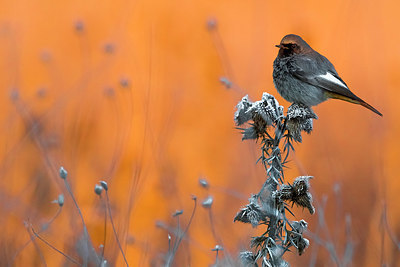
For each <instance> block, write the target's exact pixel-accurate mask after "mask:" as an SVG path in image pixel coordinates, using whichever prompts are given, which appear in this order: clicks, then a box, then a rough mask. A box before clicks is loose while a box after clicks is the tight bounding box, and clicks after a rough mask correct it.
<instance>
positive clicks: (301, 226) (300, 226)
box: [291, 220, 308, 234]
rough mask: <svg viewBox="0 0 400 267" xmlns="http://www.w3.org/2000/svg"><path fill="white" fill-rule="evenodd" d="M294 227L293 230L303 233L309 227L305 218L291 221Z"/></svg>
mask: <svg viewBox="0 0 400 267" xmlns="http://www.w3.org/2000/svg"><path fill="white" fill-rule="evenodd" d="M291 225H292V227H293V231H295V232H297V233H299V234H302V233H304V231H306V230H307V227H308V223H307V222H306V221H305V220H301V221H293V222H292V223H291Z"/></svg>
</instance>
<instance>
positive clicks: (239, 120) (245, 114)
mask: <svg viewBox="0 0 400 267" xmlns="http://www.w3.org/2000/svg"><path fill="white" fill-rule="evenodd" d="M252 105H253V102H251V101H250V100H249V96H248V95H246V96H244V97H243V98H242V100H241V101H240V102H239V103H238V104H237V105H236V109H237V110H236V112H235V122H236V125H238V126H240V125H242V124H243V123H245V122H247V121H249V120H251V118H252V114H251V112H249V109H250V108H251V106H252Z"/></svg>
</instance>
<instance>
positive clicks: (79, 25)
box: [74, 20, 85, 32]
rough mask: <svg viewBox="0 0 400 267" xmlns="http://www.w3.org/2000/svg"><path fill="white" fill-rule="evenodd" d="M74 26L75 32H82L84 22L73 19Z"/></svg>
mask: <svg viewBox="0 0 400 267" xmlns="http://www.w3.org/2000/svg"><path fill="white" fill-rule="evenodd" d="M74 28H75V31H77V32H83V31H84V29H85V24H84V23H83V21H81V20H77V21H75V24H74Z"/></svg>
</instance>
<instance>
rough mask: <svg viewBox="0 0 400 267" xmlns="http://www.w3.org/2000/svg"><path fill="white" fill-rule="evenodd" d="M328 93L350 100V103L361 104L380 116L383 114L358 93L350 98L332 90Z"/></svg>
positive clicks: (337, 97) (331, 95)
mask: <svg viewBox="0 0 400 267" xmlns="http://www.w3.org/2000/svg"><path fill="white" fill-rule="evenodd" d="M328 94H329V97H330V98H335V99H340V100H343V101H347V102H350V103H353V104H358V105H361V106H363V107H366V108H367V109H369V110H371V111H373V112H375V113H376V114H378V115H379V116H381V117H382V116H383V115H382V113H380V112H379V111H378V110H377V109H376V108H374V107H373V106H371V105H370V104H368V103H367V102H365V101H364V100H362V99H361V98H359V97H358V96H356V95H354V97H353V98H350V97H348V96H344V95H340V94H335V93H332V92H329V93H328Z"/></svg>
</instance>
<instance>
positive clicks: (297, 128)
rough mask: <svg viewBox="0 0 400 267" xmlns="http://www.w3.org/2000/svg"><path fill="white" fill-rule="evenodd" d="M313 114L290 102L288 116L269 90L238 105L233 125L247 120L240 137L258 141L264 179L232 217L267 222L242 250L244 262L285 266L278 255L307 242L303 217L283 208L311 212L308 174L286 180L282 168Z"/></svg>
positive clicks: (310, 125)
mask: <svg viewBox="0 0 400 267" xmlns="http://www.w3.org/2000/svg"><path fill="white" fill-rule="evenodd" d="M313 119H317V116H316V115H315V113H314V112H313V111H312V109H311V108H310V107H307V106H304V105H301V104H296V103H294V104H292V105H291V106H290V107H289V108H288V111H287V114H286V116H285V115H284V113H283V107H282V106H280V105H279V103H278V101H277V100H276V99H275V97H273V96H272V95H270V94H267V93H264V94H263V96H262V99H261V100H260V101H256V102H251V101H250V100H249V98H248V96H245V97H243V98H242V100H241V101H240V102H239V103H238V105H237V111H236V112H235V122H236V125H237V126H241V125H243V124H245V123H247V124H248V125H249V127H246V128H239V129H240V130H242V133H243V137H242V140H247V139H255V140H261V156H260V158H259V159H258V161H261V163H262V164H263V166H264V168H265V171H266V174H267V179H266V181H265V183H264V185H263V186H262V188H261V190H260V192H259V193H258V194H256V195H252V196H251V197H250V199H249V204H247V205H246V206H245V207H244V208H242V209H241V210H240V211H239V212H238V213H237V214H236V216H235V219H234V221H240V222H243V223H250V224H251V225H252V226H253V227H257V226H259V225H261V224H262V225H266V227H267V230H266V231H265V232H264V233H263V234H262V235H261V236H257V237H253V238H252V241H251V247H252V248H253V249H254V251H253V252H252V251H244V252H241V253H240V259H241V260H242V263H243V265H244V266H259V264H260V263H261V266H271V267H272V266H289V263H288V262H286V261H284V260H283V258H282V256H283V255H284V253H285V252H286V251H288V250H289V249H290V248H291V247H294V248H295V249H296V251H297V253H298V254H299V255H301V254H303V253H304V250H305V249H306V248H307V247H308V246H309V241H308V240H307V239H306V238H304V237H303V233H304V231H305V230H306V229H307V222H306V221H304V220H300V221H290V220H289V219H288V218H287V216H286V212H289V213H290V214H292V215H293V213H292V211H291V210H290V206H289V204H292V205H294V204H296V205H297V206H301V207H303V208H306V209H308V211H309V212H310V213H311V214H313V213H314V212H315V209H314V207H313V205H312V196H311V193H310V192H309V189H310V183H309V180H310V179H311V178H312V176H300V177H297V178H296V179H295V180H294V182H293V184H285V179H284V172H283V170H284V167H285V166H286V164H287V159H288V156H289V153H290V151H291V150H293V151H294V147H293V142H299V143H301V142H302V137H301V133H302V132H306V133H310V132H311V131H312V129H313Z"/></svg>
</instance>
